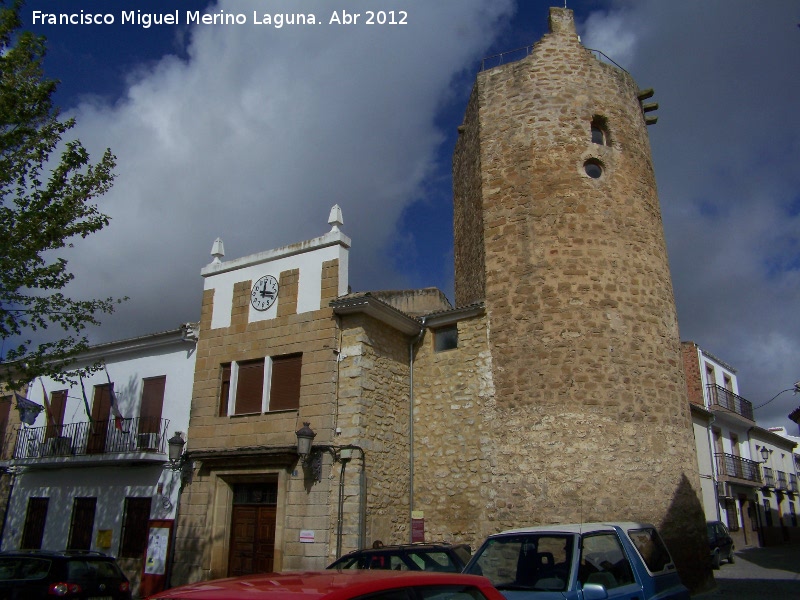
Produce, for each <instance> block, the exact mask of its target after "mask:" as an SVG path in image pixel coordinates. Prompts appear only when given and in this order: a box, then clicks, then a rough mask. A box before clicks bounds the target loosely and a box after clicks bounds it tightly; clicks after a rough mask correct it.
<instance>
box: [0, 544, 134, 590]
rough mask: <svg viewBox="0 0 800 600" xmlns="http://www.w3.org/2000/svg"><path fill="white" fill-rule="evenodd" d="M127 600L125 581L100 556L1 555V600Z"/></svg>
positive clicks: (78, 553)
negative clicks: (85, 599)
mask: <svg viewBox="0 0 800 600" xmlns="http://www.w3.org/2000/svg"><path fill="white" fill-rule="evenodd" d="M57 597H66V598H70V599H73V598H74V599H76V600H80V599H84V598H92V599H105V600H130V598H131V586H130V583H129V582H128V578H127V577H125V575H124V573H123V572H122V570H121V569H120V568H119V566H118V565H117V563H116V561H115V560H114V558H113V557H111V556H107V555H105V554H102V553H100V552H83V551H70V550H66V551H63V552H58V551H53V552H51V551H47V550H20V551H17V552H2V553H0V600H15V599H17V598H18V599H19V600H37V599H39V598H43V599H44V598H57Z"/></svg>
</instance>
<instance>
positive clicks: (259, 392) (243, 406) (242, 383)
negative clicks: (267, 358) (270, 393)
mask: <svg viewBox="0 0 800 600" xmlns="http://www.w3.org/2000/svg"><path fill="white" fill-rule="evenodd" d="M237 366H238V371H239V373H238V375H237V377H236V403H235V407H234V414H237V415H246V414H251V413H260V412H261V399H262V397H263V395H264V359H263V358H261V359H259V360H251V361H247V362H241V363H238V365H237Z"/></svg>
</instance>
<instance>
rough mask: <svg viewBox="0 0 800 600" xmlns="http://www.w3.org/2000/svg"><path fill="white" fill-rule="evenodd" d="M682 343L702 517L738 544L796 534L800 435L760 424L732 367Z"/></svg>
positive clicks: (787, 539) (780, 540) (773, 542)
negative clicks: (715, 523)
mask: <svg viewBox="0 0 800 600" xmlns="http://www.w3.org/2000/svg"><path fill="white" fill-rule="evenodd" d="M682 350H683V363H684V369H685V372H686V385H687V389H688V395H689V401H690V403H691V408H692V423H693V428H694V435H695V446H696V450H697V457H698V465H699V467H700V474H701V475H700V477H701V485H702V490H703V497H702V501H703V509H704V511H705V514H706V519H707V520H709V521H716V520H719V521H722V522H723V523H725V524H726V525H727V526H728V529H730V531H731V536H732V537H733V538H734V543H735V545H736V547H737V548H739V549H741V548H744V547H747V546H765V545H776V544H781V543H786V542H791V541H797V540H799V539H800V535H799V532H800V530H799V529H798V522H797V521H798V518H797V511H798V506H797V502H798V478H797V473H798V468H799V467H800V456H799V455H797V454H796V453H795V449H796V446H797V442H799V441H800V440H798V439H797V438H792V436H789V435H787V434H786V431H785V430H784V429H783V428H778V429H774V430H768V429H765V428H762V427H759V426H758V424H757V423H756V416H755V408H754V407H753V405H752V403H751V402H750V401H748V400H746V399H745V398H742V397H741V396H740V395H739V384H738V380H737V377H736V370H735V369H734V368H733V367H731V366H730V365H728V364H727V363H725V362H724V361H722V360H720V359H719V358H717V357H715V356H714V355H713V354H711V353H710V352H708V351H706V350H703V349H702V348H700V347H699V346H697V344H695V343H694V342H683V343H682Z"/></svg>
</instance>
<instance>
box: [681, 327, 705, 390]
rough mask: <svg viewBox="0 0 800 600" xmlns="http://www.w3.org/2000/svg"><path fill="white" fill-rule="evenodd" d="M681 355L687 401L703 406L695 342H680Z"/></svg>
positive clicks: (701, 381) (701, 383) (701, 379)
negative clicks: (687, 395)
mask: <svg viewBox="0 0 800 600" xmlns="http://www.w3.org/2000/svg"><path fill="white" fill-rule="evenodd" d="M681 356H682V358H683V371H684V373H685V374H686V389H687V390H688V394H689V402H691V403H693V404H699V405H700V406H705V399H704V397H703V378H702V376H701V374H700V359H699V358H698V354H697V344H695V343H694V342H681Z"/></svg>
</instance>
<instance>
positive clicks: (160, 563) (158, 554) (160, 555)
mask: <svg viewBox="0 0 800 600" xmlns="http://www.w3.org/2000/svg"><path fill="white" fill-rule="evenodd" d="M168 546H169V528H168V527H151V528H150V532H149V534H148V536H147V555H146V556H145V562H144V572H145V573H146V574H147V575H164V573H166V570H167V547H168Z"/></svg>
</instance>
